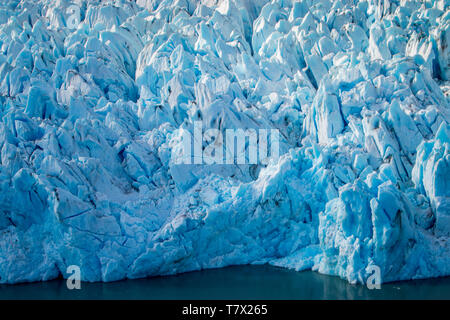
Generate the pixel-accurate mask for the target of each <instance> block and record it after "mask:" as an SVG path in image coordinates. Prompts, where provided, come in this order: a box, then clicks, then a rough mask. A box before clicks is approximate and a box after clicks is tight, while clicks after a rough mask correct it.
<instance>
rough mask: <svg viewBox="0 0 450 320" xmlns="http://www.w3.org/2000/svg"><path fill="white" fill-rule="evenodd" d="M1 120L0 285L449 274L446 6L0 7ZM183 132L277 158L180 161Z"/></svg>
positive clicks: (393, 0) (349, 0) (234, 1)
mask: <svg viewBox="0 0 450 320" xmlns="http://www.w3.org/2000/svg"><path fill="white" fill-rule="evenodd" d="M77 10H78V12H77ZM77 13H78V14H79V16H77ZM0 106H1V109H0V116H1V121H0V152H1V154H0V283H19V282H29V281H45V280H50V279H54V278H57V277H60V276H63V277H67V274H66V270H67V267H68V266H70V265H77V266H80V268H81V276H82V280H83V281H115V280H121V279H127V278H129V279H133V278H142V277H148V276H156V275H170V274H176V273H181V272H187V271H193V270H201V269H206V268H219V267H225V266H229V265H238V264H264V263H268V264H272V265H275V266H279V267H286V268H292V269H295V270H299V271H300V270H305V269H312V270H315V271H318V272H321V273H324V274H329V275H336V276H339V277H341V278H344V279H346V280H348V281H349V282H351V283H358V282H359V283H363V282H365V281H366V279H367V278H368V276H370V270H371V267H373V266H378V267H379V268H380V270H381V276H382V281H383V282H389V281H396V280H408V279H419V278H428V277H439V276H448V275H450V242H449V239H450V153H449V148H450V1H449V0H438V1H429V0H422V1H419V0H363V1H355V0H336V1H331V0H318V1H313V0H300V1H293V0H292V1H291V0H271V1H270V0H218V1H215V0H201V1H195V0H161V1H158V0H137V1H127V0H108V1H98V0H86V1H83V0H74V1H67V0H20V1H19V0H1V1H0ZM195 121H201V122H202V124H203V126H204V127H205V128H213V129H218V130H219V131H221V132H224V130H226V129H229V128H242V129H248V128H253V129H277V130H279V132H280V157H279V158H278V160H277V161H275V160H274V161H271V162H270V163H269V164H267V165H259V164H257V165H254V164H252V165H250V164H239V165H225V164H224V165H220V164H213V165H202V164H193V165H188V164H179V163H177V161H176V160H177V157H178V156H179V154H178V151H179V149H180V147H181V144H182V141H181V139H180V133H181V132H184V131H187V132H190V133H192V132H193V128H194V127H193V124H194V122H195Z"/></svg>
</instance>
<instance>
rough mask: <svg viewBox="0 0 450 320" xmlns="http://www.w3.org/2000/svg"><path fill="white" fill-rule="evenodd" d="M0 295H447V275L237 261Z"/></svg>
mask: <svg viewBox="0 0 450 320" xmlns="http://www.w3.org/2000/svg"><path fill="white" fill-rule="evenodd" d="M0 299H450V277H447V278H436V279H428V280H416V281H406V282H397V283H388V284H383V285H382V286H381V289H380V290H376V289H374V290H369V289H367V288H366V287H365V286H361V285H350V284H348V283H347V282H346V281H344V280H341V279H339V278H337V277H331V276H325V275H321V274H318V273H316V272H311V271H305V272H296V271H292V270H286V269H281V268H276V267H270V266H266V265H264V266H237V267H229V268H224V269H214V270H204V271H199V272H191V273H185V274H181V275H177V276H170V277H157V278H149V279H140V280H126V281H118V282H112V283H82V285H81V290H68V289H67V287H66V282H65V280H55V281H49V282H43V283H31V284H19V285H0Z"/></svg>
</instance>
